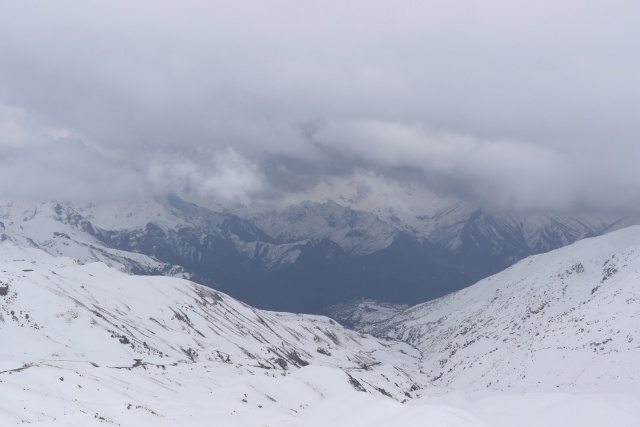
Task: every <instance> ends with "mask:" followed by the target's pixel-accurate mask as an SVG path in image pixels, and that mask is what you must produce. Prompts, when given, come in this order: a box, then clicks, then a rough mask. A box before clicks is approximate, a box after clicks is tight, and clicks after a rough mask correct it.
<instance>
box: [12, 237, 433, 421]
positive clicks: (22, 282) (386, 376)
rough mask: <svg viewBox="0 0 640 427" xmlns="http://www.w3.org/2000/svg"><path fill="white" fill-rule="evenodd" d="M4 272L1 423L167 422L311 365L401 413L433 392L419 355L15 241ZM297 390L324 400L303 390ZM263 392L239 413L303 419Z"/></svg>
mask: <svg viewBox="0 0 640 427" xmlns="http://www.w3.org/2000/svg"><path fill="white" fill-rule="evenodd" d="M0 260H1V262H0V343H2V345H1V346H0V390H2V392H3V394H4V393H9V394H10V395H11V396H12V398H11V399H7V398H6V397H7V395H6V396H5V398H3V399H2V401H0V420H5V421H13V422H16V423H17V422H22V421H24V422H35V421H38V420H40V421H47V420H49V421H50V420H52V419H54V418H58V417H61V418H63V417H64V411H67V414H68V415H69V416H71V415H73V417H76V418H77V417H80V418H82V417H90V418H91V417H93V415H94V414H97V417H98V419H99V417H103V418H104V419H105V420H110V421H111V422H114V423H123V425H131V424H127V420H128V419H129V418H128V417H133V418H134V419H135V418H136V417H137V416H141V415H140V413H141V414H142V415H143V418H144V417H150V418H151V419H157V420H158V421H159V422H160V421H162V420H163V419H165V417H169V416H170V415H169V414H171V412H172V410H171V409H167V408H166V405H167V404H168V403H170V402H171V401H172V400H173V399H176V400H180V393H181V392H182V391H183V390H186V389H189V390H190V392H192V393H194V396H190V397H194V398H199V399H202V398H204V397H206V396H197V395H198V394H199V393H205V392H206V390H208V389H215V388H216V387H218V386H219V385H220V384H226V385H229V384H231V383H233V376H234V375H238V376H239V377H242V378H245V377H247V376H258V377H262V378H266V377H269V378H272V377H273V378H278V380H276V382H275V383H274V384H278V381H279V382H281V383H282V382H284V383H286V382H287V380H285V377H287V376H288V375H289V374H291V373H294V372H296V371H297V370H298V369H299V368H302V367H304V366H310V365H313V366H314V367H315V369H320V370H319V371H317V372H320V373H322V372H324V371H322V369H321V368H322V367H325V368H327V369H328V368H331V370H330V371H329V372H328V373H327V375H329V376H330V377H331V378H333V379H334V380H335V379H338V380H339V382H341V383H344V386H345V387H346V388H351V389H353V390H356V391H360V392H368V393H373V394H375V395H380V396H383V397H385V398H390V399H393V400H396V401H402V400H406V399H409V398H411V397H415V392H416V391H417V390H419V389H421V388H422V387H423V386H424V382H421V376H420V374H418V371H419V369H418V356H419V353H418V352H417V351H416V350H415V349H413V348H412V347H411V346H409V345H407V344H405V343H401V342H383V341H380V340H378V339H375V338H373V337H371V336H365V335H362V334H359V333H356V332H353V331H349V330H346V329H344V328H342V327H341V326H339V325H338V324H337V323H336V322H334V321H332V320H330V319H328V318H324V317H318V316H309V315H295V314H287V313H275V312H265V311H260V310H257V309H254V308H251V307H249V306H247V305H244V304H242V303H240V302H238V301H236V300H234V299H233V298H231V297H229V296H227V295H224V294H222V293H219V292H216V291H213V290H211V289H209V288H206V287H203V286H200V285H196V284H194V283H191V282H187V281H184V280H181V279H176V278H165V277H141V276H130V275H126V274H124V273H122V272H120V271H118V270H116V269H113V268H110V267H108V266H106V265H105V264H104V263H90V264H82V263H79V261H77V260H73V259H70V258H64V257H52V256H50V255H48V254H46V253H44V252H42V251H40V250H38V249H33V248H22V247H19V246H16V245H14V244H13V243H11V242H8V241H5V242H3V243H2V244H0ZM304 375H305V374H303V375H302V377H303V378H304ZM321 375H324V374H321ZM183 379H184V380H183ZM187 379H188V380H187ZM183 381H184V382H183ZM189 381H196V384H190V383H189ZM289 382H297V383H299V385H298V387H302V388H306V389H307V391H306V393H307V394H308V393H311V394H313V393H316V394H320V395H321V394H322V391H321V390H315V391H314V386H312V385H309V386H305V384H304V379H297V380H294V379H291V380H289ZM255 383H256V384H258V385H256V386H255V387H256V389H252V387H251V386H247V387H244V388H242V387H241V388H240V389H239V390H237V391H236V394H237V396H235V395H234V396H235V397H236V400H235V403H238V405H237V406H238V407H239V408H241V407H243V406H245V405H243V403H244V402H243V399H245V400H247V401H250V403H251V405H252V408H253V407H255V406H256V404H261V405H262V406H263V407H269V408H271V409H272V410H273V408H277V410H278V411H282V412H283V413H287V414H295V413H297V412H300V411H303V410H304V408H305V406H306V402H305V397H304V394H302V395H300V396H294V397H295V398H294V399H293V400H295V401H296V405H295V406H291V407H284V406H283V405H285V406H286V405H288V404H291V403H290V402H289V403H285V404H283V403H278V402H277V400H278V399H276V398H275V397H274V396H276V397H278V396H279V392H278V390H277V387H276V388H275V389H273V390H272V389H270V388H269V389H265V387H266V383H264V380H259V381H256V382H255ZM240 390H242V393H240ZM411 393H414V396H411ZM158 394H160V395H161V396H160V397H159V398H158V399H156V397H157V395H158ZM36 397H37V399H36V400H33V399H34V398H36ZM291 398H292V397H291V396H290V397H289V400H290V401H291ZM106 402H108V403H106ZM64 408H66V409H64ZM220 409H221V410H222V409H223V408H220ZM136 413H137V414H138V415H135V414H136ZM83 414H84V415H83ZM174 415H175V414H171V416H174ZM72 419H75V418H72ZM2 425H7V424H5V423H4V422H2Z"/></svg>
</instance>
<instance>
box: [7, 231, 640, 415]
mask: <svg viewBox="0 0 640 427" xmlns="http://www.w3.org/2000/svg"><path fill="white" fill-rule="evenodd" d="M639 243H640V227H636V228H631V229H626V230H622V231H620V232H616V233H613V234H610V235H607V236H604V237H599V238H597V239H589V240H584V241H582V242H580V243H578V244H575V245H573V246H570V247H567V248H564V249H561V250H559V251H555V252H552V253H550V254H546V255H541V256H537V257H533V258H530V259H527V260H525V261H523V262H521V263H519V264H517V265H516V266H514V267H512V268H511V269H509V270H508V271H506V272H504V273H502V274H500V275H497V276H494V277H492V278H490V279H487V280H486V281H483V282H480V283H479V284H478V285H476V286H474V287H472V288H469V289H468V290H464V291H461V292H459V293H456V294H453V295H451V296H449V297H446V298H443V299H440V300H437V301H435V302H433V303H430V304H427V305H423V306H418V307H414V308H412V309H409V310H407V311H404V312H402V313H401V314H399V315H396V316H395V317H393V318H392V319H391V320H390V321H389V322H388V323H385V322H383V323H384V324H380V323H379V324H377V325H376V326H377V328H378V329H377V333H383V332H384V333H386V334H388V335H392V336H397V337H399V338H403V339H406V340H407V341H409V342H410V343H413V344H415V345H416V346H417V348H415V347H413V346H412V345H410V344H408V343H405V342H400V341H396V340H381V339H376V338H373V337H372V336H369V335H364V334H362V333H358V332H354V331H349V330H346V329H344V328H342V327H341V326H339V325H338V324H337V323H336V322H334V321H332V320H330V319H328V318H325V317H320V316H309V315H294V314H286V313H276V312H267V311H261V310H257V309H254V308H251V307H249V306H247V305H245V304H242V303H240V302H238V301H236V300H234V299H233V298H231V297H229V296H227V295H225V294H222V293H220V292H217V291H214V290H212V289H209V288H206V287H202V286H200V285H197V284H194V283H192V282H188V281H185V280H182V279H177V278H169V277H150V276H144V277H143V276H131V275H127V274H124V273H122V272H121V271H119V270H117V269H114V268H111V267H108V266H107V265H106V264H104V263H101V262H91V263H84V262H83V261H81V260H77V259H72V258H67V257H54V256H52V255H50V254H47V253H45V252H44V251H42V250H40V249H36V248H33V247H28V246H27V247H25V246H21V245H17V244H15V243H14V242H12V241H10V240H8V239H5V240H4V241H3V242H0V425H3V426H4V425H19V424H24V423H30V424H33V425H41V426H55V425H61V426H78V427H80V426H82V427H85V426H91V425H105V424H106V425H120V426H139V425H157V426H199V425H210V424H211V423H212V422H213V423H215V424H216V425H239V426H255V425H266V426H324V425H335V426H378V427H382V426H388V425H406V426H421V425H424V422H425V420H429V422H430V424H431V425H434V426H453V427H462V426H465V427H480V426H512V425H519V426H539V425H557V426H577V425H591V426H603V427H604V426H608V427H610V426H620V427H622V426H629V427H631V426H637V425H638V421H639V420H640V385H639V384H640V381H638V372H639V370H638V365H639V363H638V360H640V358H639V357H638V351H639V348H638V336H639V331H638V328H639V327H638V322H637V320H638V307H639V305H640V304H639V303H638V301H640V295H639V288H638V283H640V277H639V274H640V273H639V272H640V257H639V256H638V255H640V247H639ZM361 303H362V304H361V305H362V308H363V310H364V312H368V310H367V307H369V308H372V307H373V306H376V305H375V304H373V303H371V304H373V306H371V304H369V303H370V302H366V301H363V302H361ZM387 308H388V310H387V311H393V310H395V309H396V308H397V307H392V306H389V307H387ZM378 314H381V313H380V312H378V313H377V314H376V315H378ZM382 314H385V313H382ZM386 314H389V313H386ZM364 317H366V316H364ZM369 320H371V319H369ZM440 372H443V373H442V374H441V373H440ZM443 386H446V387H443Z"/></svg>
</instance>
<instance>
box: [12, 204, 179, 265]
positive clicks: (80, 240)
mask: <svg viewBox="0 0 640 427" xmlns="http://www.w3.org/2000/svg"><path fill="white" fill-rule="evenodd" d="M0 233H1V240H2V241H10V242H13V243H14V244H16V245H18V246H21V247H33V248H39V249H42V250H43V251H46V252H47V253H49V254H50V255H53V256H67V257H72V258H74V259H77V260H79V261H81V262H95V261H100V262H104V263H105V264H107V265H109V266H112V267H114V268H118V269H120V270H122V271H126V272H138V273H142V272H143V273H145V274H164V275H168V276H178V277H189V274H187V273H186V272H185V271H184V270H183V269H182V268H180V267H177V266H172V265H169V264H166V263H163V262H159V261H157V260H155V259H153V258H151V257H149V256H147V255H144V254H139V253H133V252H128V251H122V250H118V249H116V248H112V247H109V246H106V245H105V244H104V243H103V242H101V241H100V240H99V239H98V238H97V237H96V235H95V233H96V230H95V228H94V226H93V225H92V224H91V223H90V222H89V221H88V220H87V219H86V218H85V217H84V216H82V215H80V214H79V213H78V212H77V210H76V209H74V207H72V206H71V205H70V204H68V203H61V202H54V201H51V202H40V203H38V202H24V201H22V202H21V201H12V202H5V203H2V204H0Z"/></svg>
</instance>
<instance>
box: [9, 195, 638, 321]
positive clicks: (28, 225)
mask: <svg viewBox="0 0 640 427" xmlns="http://www.w3.org/2000/svg"><path fill="white" fill-rule="evenodd" d="M429 197H430V198H429V200H431V202H430V203H431V204H421V205H418V206H414V207H412V208H411V209H409V208H407V207H406V206H407V205H406V203H405V204H404V205H397V206H390V207H388V208H386V209H380V208H379V207H378V208H374V206H378V205H374V204H371V203H364V202H363V200H365V199H362V200H360V201H358V200H354V199H349V200H348V201H347V202H352V203H353V205H354V206H355V207H360V208H362V209H365V208H366V209H369V211H366V210H358V209H355V208H352V207H350V205H348V204H347V205H340V204H338V203H335V202H333V201H331V200H327V201H322V202H309V201H307V202H304V201H303V202H300V203H297V202H296V203H295V204H292V205H288V206H284V207H280V208H278V209H276V208H274V207H273V206H272V207H270V208H269V209H262V208H260V207H253V208H243V209H236V210H234V211H233V212H232V211H229V210H225V209H223V208H221V207H216V210H212V209H208V208H204V207H201V206H197V205H195V204H193V203H188V202H185V201H183V200H181V199H178V198H176V197H169V198H156V199H148V200H144V201H126V202H112V203H102V204H77V203H76V204H71V203H64V202H57V201H53V202H42V203H36V202H18V201H11V202H3V203H0V231H1V232H2V235H3V236H4V237H3V238H5V239H9V240H11V241H14V242H16V243H18V244H22V245H30V246H32V247H35V248H40V249H43V250H45V251H47V252H48V253H50V254H53V255H64V256H70V257H74V258H78V259H82V260H84V261H102V262H105V263H107V264H108V265H112V266H115V267H117V268H120V269H121V270H123V271H127V272H133V273H137V274H152V275H157V274H164V275H170V276H179V277H185V278H190V279H192V280H196V281H198V282H199V283H203V284H206V285H210V286H214V287H215V288H216V289H219V290H221V291H224V292H226V293H229V294H230V295H232V296H234V297H236V298H238V299H240V300H242V301H245V302H247V303H250V304H252V305H255V306H257V307H261V308H267V309H277V310H286V311H294V312H308V313H322V312H326V308H327V307H329V306H332V305H334V304H339V303H344V302H346V301H350V300H353V299H358V298H370V299H371V298H372V299H377V300H380V301H385V302H389V303H395V304H417V303H420V302H424V301H427V300H431V299H434V298H437V297H439V296H442V295H445V294H447V293H449V292H452V291H455V290H458V289H461V288H464V287H465V286H468V285H470V284H472V283H474V282H475V281H477V280H479V279H481V278H483V277H486V276H488V275H490V274H493V273H495V272H497V271H499V270H501V269H503V268H505V267H507V266H509V265H511V264H512V263H513V262H515V261H517V260H518V259H521V258H524V257H526V256H528V255H531V254H534V253H539V252H545V251H548V250H551V249H554V248H557V247H561V246H564V245H566V244H569V243H572V242H574V241H576V240H579V239H581V238H583V237H585V236H590V235H598V234H601V233H603V232H606V231H608V230H610V229H612V228H614V227H616V226H617V224H621V222H620V221H626V223H631V222H633V220H632V219H629V218H622V217H618V216H597V215H582V216H567V215H564V216H563V215H550V214H544V215H543V214H528V215H514V214H498V213H495V212H490V211H487V210H485V209H480V208H478V207H477V206H473V205H471V204H469V203H463V202H460V201H456V200H440V201H438V199H437V198H436V197H435V196H429ZM398 206H399V207H398ZM403 206H404V207H403ZM421 212H422V214H421Z"/></svg>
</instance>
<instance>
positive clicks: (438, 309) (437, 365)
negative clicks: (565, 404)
mask: <svg viewBox="0 0 640 427" xmlns="http://www.w3.org/2000/svg"><path fill="white" fill-rule="evenodd" d="M364 329H365V330H368V331H371V332H373V333H374V334H375V335H377V336H387V337H393V338H396V339H401V340H404V341H406V342H409V343H411V344H413V345H415V346H416V347H417V348H418V349H420V350H421V352H422V358H423V359H422V367H423V370H424V371H425V372H426V373H427V374H428V375H429V376H430V381H431V382H432V383H433V384H434V385H439V386H443V387H453V388H456V389H465V390H480V389H487V388H489V389H497V390H516V389H517V390H535V389H542V390H549V389H554V388H561V389H565V388H579V389H581V388H592V387H605V388H607V387H614V388H615V387H624V386H626V387H636V386H638V385H639V384H640V227H638V226H634V227H630V228H626V229H623V230H620V231H616V232H613V233H610V234H607V235H604V236H600V237H597V238H592V239H585V240H582V241H580V242H578V243H575V244H573V245H571V246H567V247H565V248H561V249H558V250H555V251H552V252H549V253H546V254H542V255H536V256H532V257H529V258H527V259H525V260H523V261H520V262H519V263H517V264H515V265H514V266H512V267H510V268H509V269H507V270H506V271H504V272H501V273H499V274H496V275H494V276H492V277H489V278H487V279H485V280H482V281H480V282H478V283H477V284H475V285H474V286H471V287H469V288H466V289H464V290H461V291H459V292H456V293H453V294H450V295H448V296H446V297H444V298H440V299H437V300H435V301H431V302H428V303H425V304H421V305H418V306H415V307H412V308H410V309H408V310H406V311H404V312H402V313H400V314H397V315H396V316H394V317H392V318H390V319H388V320H385V321H382V322H379V323H377V324H373V325H369V326H365V327H364ZM639 421H640V420H639Z"/></svg>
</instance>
